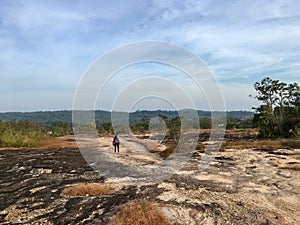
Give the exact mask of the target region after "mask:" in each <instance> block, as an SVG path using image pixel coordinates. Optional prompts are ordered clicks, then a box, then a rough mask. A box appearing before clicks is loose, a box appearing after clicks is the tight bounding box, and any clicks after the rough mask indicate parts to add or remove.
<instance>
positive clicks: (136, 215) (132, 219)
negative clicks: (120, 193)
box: [108, 201, 171, 225]
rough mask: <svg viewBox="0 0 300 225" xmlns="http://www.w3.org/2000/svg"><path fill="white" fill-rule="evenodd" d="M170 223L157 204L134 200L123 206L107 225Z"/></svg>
mask: <svg viewBox="0 0 300 225" xmlns="http://www.w3.org/2000/svg"><path fill="white" fill-rule="evenodd" d="M128 224H130V225H142V224H149V225H150V224H151V225H171V223H170V222H169V220H168V219H167V217H166V216H165V215H164V214H163V213H162V212H160V211H159V208H158V205H157V204H154V203H151V202H148V201H136V202H134V203H130V204H127V205H125V206H123V207H122V208H121V209H120V211H119V212H118V213H117V215H116V216H114V217H113V218H112V219H111V220H110V222H109V224H108V225H128Z"/></svg>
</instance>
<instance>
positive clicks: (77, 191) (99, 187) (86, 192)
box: [62, 183, 112, 196]
mask: <svg viewBox="0 0 300 225" xmlns="http://www.w3.org/2000/svg"><path fill="white" fill-rule="evenodd" d="M111 191H112V188H111V187H110V186H108V185H106V184H99V183H80V184H76V185H73V186H70V187H66V188H65V189H64V190H63V192H62V193H63V194H64V195H65V196H97V195H106V194H109V193H110V192H111Z"/></svg>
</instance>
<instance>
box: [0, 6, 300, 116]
mask: <svg viewBox="0 0 300 225" xmlns="http://www.w3.org/2000/svg"><path fill="white" fill-rule="evenodd" d="M143 40H161V41H169V42H172V43H175V44H177V45H180V46H182V47H184V48H187V49H189V50H191V51H192V52H194V53H195V54H197V55H198V56H199V57H200V58H201V59H202V60H203V61H204V63H205V64H206V65H207V66H208V67H209V69H210V70H211V71H212V73H213V74H214V76H215V77H216V79H217V81H218V82H219V85H220V87H221V88H222V91H223V93H224V98H225V103H226V108H227V109H228V110H239V109H242V110H251V107H252V106H256V105H257V102H256V101H255V100H253V99H251V98H249V97H248V96H249V94H254V91H253V83H254V82H256V81H259V80H261V79H262V78H263V77H265V76H271V78H273V79H280V80H282V81H285V82H298V83H299V82H300V73H299V71H300V61H299V59H300V41H299V40H300V2H299V1H296V0H295V1H289V0H272V1H271V0H264V1H260V0H258V1H250V0H245V1H233V0H229V1H221V0H219V1H213V0H204V1H195V0H190V1H176V0H174V1H167V0H164V1H160V0H152V1H151V0H149V1H138V0H135V1H134V0H131V1H130V0H129V1H121V0H119V1H117V0H110V1H96V0H95V1H93V0H90V1H89V0H88V1H79V0H78V1H67V0H64V1H59V0H57V1H56V0H53V1H46V0H44V1H33V0H27V1H18V0H14V1H10V0H1V1H0V49H1V52H0V68H1V70H0V83H1V89H0V111H3V112H4V111H37V110H61V109H71V108H72V104H73V98H74V94H75V91H76V88H77V86H78V84H79V82H80V79H81V77H82V76H83V75H84V72H85V71H86V70H87V68H88V67H89V66H90V65H91V64H92V63H93V62H94V61H95V60H96V59H97V58H98V57H100V56H101V55H103V54H105V53H106V52H107V51H109V50H111V49H114V48H116V47H118V46H121V45H124V44H127V43H131V42H135V41H143ZM141 68H142V69H141ZM140 74H143V76H146V75H147V74H151V75H156V76H158V75H161V76H165V77H167V78H169V79H172V80H174V81H176V82H178V83H179V84H181V85H182V86H184V85H189V84H188V81H186V79H185V78H183V77H182V76H181V75H180V73H179V72H174V69H170V70H168V69H166V67H165V66H161V67H160V66H154V67H152V66H150V67H149V66H144V67H143V66H142V67H139V66H133V67H132V68H128V69H125V70H124V71H121V72H120V74H119V75H118V76H116V77H115V80H114V81H112V84H111V86H109V85H108V86H107V91H106V92H105V93H104V94H103V96H102V98H101V99H104V100H103V102H102V103H101V104H99V107H101V108H103V109H109V108H110V105H109V101H111V98H112V96H114V95H115V93H116V92H115V90H114V89H113V88H109V87H116V88H120V87H122V86H124V85H126V84H127V83H126V81H125V80H131V81H132V80H134V79H136V77H137V76H139V75H140ZM172 76H173V78H172ZM105 96H107V99H106V100H105ZM128 104H130V102H129V103H128ZM147 104H148V103H147ZM141 107H146V108H147V106H142V105H141ZM154 107H157V105H156V106H154ZM197 107H199V108H201V109H207V107H206V106H205V105H202V104H197ZM149 108H151V106H149Z"/></svg>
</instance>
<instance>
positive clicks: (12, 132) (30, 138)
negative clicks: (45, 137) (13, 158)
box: [0, 121, 43, 147]
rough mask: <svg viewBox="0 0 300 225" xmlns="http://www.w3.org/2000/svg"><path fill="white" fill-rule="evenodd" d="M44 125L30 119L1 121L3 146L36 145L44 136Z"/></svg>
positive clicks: (0, 141) (1, 144) (0, 142)
mask: <svg viewBox="0 0 300 225" xmlns="http://www.w3.org/2000/svg"><path fill="white" fill-rule="evenodd" d="M42 133H43V131H42V127H39V126H37V125H34V124H33V123H31V122H28V121H18V122H2V121H0V146H1V147H34V146H36V145H37V140H38V139H39V138H41V137H42Z"/></svg>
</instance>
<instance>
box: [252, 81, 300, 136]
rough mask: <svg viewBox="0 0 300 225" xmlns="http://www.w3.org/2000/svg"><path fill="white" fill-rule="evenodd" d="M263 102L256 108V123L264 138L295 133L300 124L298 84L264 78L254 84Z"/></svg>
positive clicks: (299, 90)
mask: <svg viewBox="0 0 300 225" xmlns="http://www.w3.org/2000/svg"><path fill="white" fill-rule="evenodd" d="M254 89H255V90H256V91H257V95H256V96H254V97H255V98H256V99H257V100H259V101H260V102H262V105H260V106H259V107H258V108H256V114H255V115H254V123H255V124H256V125H257V126H258V127H259V129H260V135H261V136H263V137H276V136H288V135H290V134H291V133H293V134H294V133H295V128H296V126H298V125H297V124H298V123H300V87H299V85H298V84H297V83H293V84H286V83H284V82H280V81H279V80H272V79H271V78H270V77H266V78H264V79H263V80H262V81H261V82H256V83H255V84H254Z"/></svg>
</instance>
